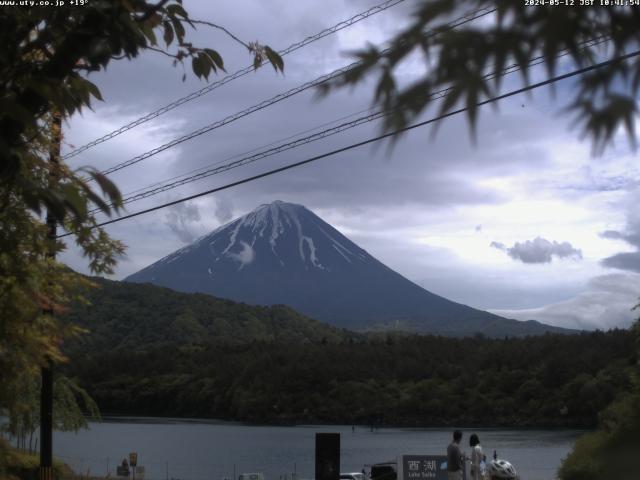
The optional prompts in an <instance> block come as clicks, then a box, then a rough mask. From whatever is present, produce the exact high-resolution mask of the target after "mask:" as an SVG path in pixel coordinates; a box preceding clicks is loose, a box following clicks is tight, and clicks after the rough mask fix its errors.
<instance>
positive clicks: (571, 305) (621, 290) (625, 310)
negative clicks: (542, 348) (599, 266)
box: [491, 274, 640, 330]
mask: <svg viewBox="0 0 640 480" xmlns="http://www.w3.org/2000/svg"><path fill="white" fill-rule="evenodd" d="M638 285H640V276H639V275H635V274H610V275H600V276H597V277H594V278H592V279H591V280H590V281H589V283H588V285H587V288H586V289H585V290H584V291H583V292H581V293H580V294H578V295H576V296H575V297H574V298H571V299H569V300H566V301H564V302H558V303H554V304H551V305H547V306H545V307H541V308H532V309H527V310H495V309H494V310H491V312H493V313H495V314H497V315H502V316H504V317H507V318H514V319H517V320H538V321H540V322H543V323H547V324H550V325H556V326H560V327H566V328H577V329H586V330H593V329H601V330H607V329H610V328H628V327H629V326H630V325H631V324H632V323H633V321H634V320H635V318H637V316H638V314H637V312H635V311H633V310H632V309H633V307H634V306H635V305H636V304H637V303H638V296H639V295H640V288H639V287H638Z"/></svg>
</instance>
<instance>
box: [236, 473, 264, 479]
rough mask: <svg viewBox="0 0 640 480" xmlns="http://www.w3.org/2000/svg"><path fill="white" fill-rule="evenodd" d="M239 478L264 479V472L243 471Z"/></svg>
mask: <svg viewBox="0 0 640 480" xmlns="http://www.w3.org/2000/svg"><path fill="white" fill-rule="evenodd" d="M238 480H264V474H263V473H241V474H240V475H239V476H238Z"/></svg>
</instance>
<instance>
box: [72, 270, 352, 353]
mask: <svg viewBox="0 0 640 480" xmlns="http://www.w3.org/2000/svg"><path fill="white" fill-rule="evenodd" d="M92 280H93V281H94V282H96V283H97V284H98V286H99V288H95V289H89V290H88V291H87V292H86V293H85V296H86V298H87V299H88V300H89V302H90V305H75V306H74V307H73V308H71V310H70V311H69V312H68V313H67V314H66V315H65V318H66V319H67V320H70V321H72V322H73V323H74V324H76V325H79V326H81V327H84V328H86V329H88V330H89V331H90V334H87V335H82V336H80V338H78V339H75V340H73V341H71V343H70V345H68V346H67V347H68V348H71V349H80V350H83V351H101V352H105V351H109V350H120V349H127V350H129V349H134V350H144V349H148V348H152V347H158V346H161V345H174V346H182V345H189V344H210V343H215V342H224V343H227V344H228V343H249V342H252V341H260V342H270V341H277V342H283V343H291V342H294V343H308V342H316V343H318V342H322V341H323V340H325V341H327V342H335V341H339V340H342V339H344V338H346V337H348V336H350V335H349V334H348V333H347V332H345V331H342V330H339V329H337V328H334V327H331V326H329V325H325V324H323V323H321V322H318V321H316V320H312V319H310V318H307V317H305V316H303V315H301V314H299V313H297V312H295V311H294V310H292V309H291V308H289V307H286V306H283V305H277V306H270V307H261V306H253V305H245V304H242V303H236V302H233V301H230V300H223V299H219V298H214V297H212V296H210V295H204V294H198V293H193V294H186V293H181V292H176V291H173V290H170V289H168V288H163V287H157V286H154V285H142V284H133V283H123V282H114V281H110V280H104V279H97V278H94V279H92ZM353 335H355V334H351V336H353Z"/></svg>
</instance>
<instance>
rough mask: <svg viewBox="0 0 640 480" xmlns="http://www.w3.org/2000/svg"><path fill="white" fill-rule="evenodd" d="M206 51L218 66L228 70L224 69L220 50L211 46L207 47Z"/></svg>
mask: <svg viewBox="0 0 640 480" xmlns="http://www.w3.org/2000/svg"><path fill="white" fill-rule="evenodd" d="M204 51H205V52H206V53H207V55H209V57H210V58H211V60H212V61H213V63H214V65H215V66H216V67H218V68H219V69H220V70H222V71H223V72H226V70H225V69H224V62H223V61H222V57H221V56H220V54H219V53H218V52H216V51H215V50H212V49H211V48H205V49H204Z"/></svg>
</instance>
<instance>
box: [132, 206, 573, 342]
mask: <svg viewBox="0 0 640 480" xmlns="http://www.w3.org/2000/svg"><path fill="white" fill-rule="evenodd" d="M125 281H128V282H138V283H145V282H148V283H152V284H156V285H161V286H164V287H168V288H171V289H173V290H178V291H182V292H201V293H207V294H210V295H214V296H216V297H223V298H227V299H231V300H235V301H240V302H244V303H249V304H257V305H275V304H285V305H288V306H290V307H292V308H294V309H295V310H297V311H299V312H301V313H303V314H305V315H308V316H310V317H312V318H315V319H317V320H320V321H323V322H327V323H330V324H332V325H335V326H339V327H344V328H349V329H356V330H371V329H389V328H393V329H400V330H407V331H414V332H421V333H435V334H442V335H454V336H462V335H473V334H474V333H477V332H482V333H484V334H485V335H487V336H503V335H516V336H521V335H535V334H541V333H544V332H548V331H549V332H559V331H563V330H562V329H559V328H555V327H551V326H547V325H544V324H541V323H539V322H536V321H528V322H520V321H516V320H509V319H505V318H502V317H499V316H497V315H493V314H491V313H488V312H484V311H481V310H477V309H474V308H471V307H468V306H466V305H462V304H459V303H455V302H452V301H450V300H447V299H446V298H443V297H440V296H438V295H435V294H433V293H431V292H429V291H427V290H425V289H423V288H422V287H420V286H418V285H416V284H415V283H413V282H411V281H409V280H408V279H406V278H404V277H403V276H402V275H400V274H399V273H397V272H395V271H393V270H391V269H390V268H389V267H387V266H386V265H384V264H382V263H381V262H379V261H378V260H376V259H375V258H374V257H372V256H371V255H370V254H369V253H367V252H366V251H365V250H363V249H362V248H360V247H359V246H357V245H356V244H355V243H353V242H352V241H351V240H349V239H348V238H346V237H345V236H344V235H342V234H341V233H340V232H338V231H337V230H336V229H335V228H333V227H332V226H331V225H329V224H328V223H326V222H324V221H323V220H322V219H320V218H319V217H318V216H316V215H315V214H314V213H312V212H311V211H309V210H308V209H307V208H305V207H303V206H302V205H295V204H292V203H285V202H281V201H275V202H273V203H271V204H267V205H261V206H260V207H258V208H256V209H255V210H253V211H252V212H250V213H248V214H247V215H244V216H242V217H240V218H237V219H235V220H233V221H231V222H229V223H227V224H226V225H223V226H221V227H220V228H218V229H216V230H214V231H213V232H211V233H209V234H207V235H205V236H203V237H201V238H200V239H198V240H197V241H196V242H194V243H193V244H191V245H188V246H186V247H184V248H181V249H180V250H177V251H175V252H173V253H171V254H170V255H168V256H166V257H164V258H163V259H161V260H159V261H157V262H156V263H154V264H152V265H150V266H148V267H146V268H144V269H142V270H140V271H139V272H137V273H135V274H133V275H131V276H129V277H128V278H126V279H125Z"/></svg>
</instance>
